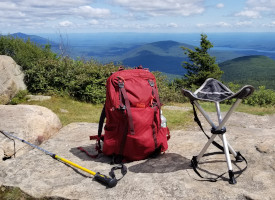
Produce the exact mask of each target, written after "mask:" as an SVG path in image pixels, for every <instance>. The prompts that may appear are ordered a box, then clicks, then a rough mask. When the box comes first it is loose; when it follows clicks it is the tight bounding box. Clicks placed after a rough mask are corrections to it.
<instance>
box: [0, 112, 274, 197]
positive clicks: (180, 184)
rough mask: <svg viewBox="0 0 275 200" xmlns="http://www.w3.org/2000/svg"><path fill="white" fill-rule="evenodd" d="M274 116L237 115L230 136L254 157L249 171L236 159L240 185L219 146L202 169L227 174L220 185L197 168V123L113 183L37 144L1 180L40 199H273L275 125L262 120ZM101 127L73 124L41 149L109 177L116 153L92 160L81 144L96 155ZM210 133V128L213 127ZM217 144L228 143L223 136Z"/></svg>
mask: <svg viewBox="0 0 275 200" xmlns="http://www.w3.org/2000/svg"><path fill="white" fill-rule="evenodd" d="M213 114H215V113H213ZM274 119H275V118H274V116H254V115H249V114H242V113H236V115H235V114H234V118H233V120H232V121H230V123H232V124H231V125H230V126H228V127H227V128H228V134H227V138H228V141H229V142H230V144H231V145H232V147H234V149H235V150H237V151H240V152H241V153H242V155H243V156H244V157H245V158H246V159H247V161H248V166H247V169H246V170H245V167H246V164H245V162H240V163H239V162H235V161H234V158H233V157H232V160H233V162H232V165H233V170H234V171H235V172H236V173H237V174H235V177H236V180H237V184H235V185H231V184H229V183H228V173H227V164H226V161H225V156H224V154H221V152H220V151H219V150H218V149H217V148H215V147H214V146H213V145H211V148H209V149H208V151H207V153H208V155H205V156H204V157H203V158H202V160H201V163H200V164H199V169H198V170H199V171H200V173H201V174H202V175H203V176H204V177H217V176H218V175H220V174H222V173H225V174H224V175H223V176H222V177H221V178H219V179H218V181H217V182H206V181H202V180H203V179H201V178H200V177H198V176H197V174H196V173H195V172H194V170H193V169H192V167H190V160H191V159H192V156H194V155H198V153H199V151H200V150H201V149H202V147H203V146H204V144H205V143H206V141H207V139H206V137H205V136H204V134H203V133H202V132H201V130H199V128H197V126H196V124H193V125H194V126H193V127H192V128H190V130H189V129H188V130H173V131H171V139H170V140H169V141H168V145H169V148H168V151H167V152H166V153H165V154H162V155H160V156H158V157H157V158H154V159H153V158H150V159H145V160H140V161H135V162H130V163H126V164H125V165H126V166H127V167H128V173H127V174H126V175H125V177H124V178H122V179H121V180H120V181H119V182H118V184H117V185H116V186H115V187H113V188H109V189H107V188H106V187H105V186H104V185H102V184H100V183H98V182H96V181H94V180H93V176H92V175H89V174H88V173H85V172H83V171H81V170H78V169H76V168H74V167H72V166H69V165H67V164H64V163H62V162H58V161H57V160H55V159H52V158H51V157H50V156H47V155H45V154H44V153H43V152H41V151H39V150H37V149H34V150H31V151H30V152H29V153H28V154H26V155H25V156H21V157H18V158H15V159H9V160H7V161H5V162H2V163H0V169H1V170H0V185H1V184H2V185H4V186H13V187H19V188H20V189H21V190H23V191H24V192H25V193H27V194H29V195H31V196H33V197H36V198H43V197H48V198H61V199H63V198H64V199H79V200H89V199H114V198H115V199H121V200H122V199H123V200H128V199H129V200H138V199H144V200H147V199H148V200H154V199H156V200H159V199H206V200H208V199H209V200H210V199H211V200H212V199H225V200H229V199H240V200H247V199H251V200H260V199H261V200H271V199H274V196H275V190H274V182H275V173H274V170H275V168H274V166H275V155H274V143H275V138H274V132H275V127H274V126H264V127H263V126H262V124H261V123H259V122H265V123H267V124H274V121H273V120H274ZM230 123H229V124H230ZM204 124H205V122H204ZM244 124H245V125H246V126H243V125H244ZM97 127H98V124H92V123H72V124H69V125H67V126H65V127H63V128H62V129H61V130H60V131H59V132H58V134H56V135H54V136H53V137H52V138H50V139H49V140H48V141H46V142H45V143H43V144H41V147H42V148H44V149H46V150H48V151H50V152H52V153H56V154H57V155H58V156H61V157H63V158H65V159H68V160H70V161H72V162H74V163H76V164H78V165H80V166H82V167H85V168H88V169H90V170H92V171H94V172H100V173H102V174H105V175H108V172H109V171H110V169H111V168H112V167H113V165H110V162H111V158H109V157H107V156H103V155H101V156H100V157H98V158H97V159H92V158H90V157H88V156H87V155H86V154H85V153H83V152H81V151H79V150H78V149H77V147H79V146H82V147H83V148H84V149H85V150H87V151H88V152H89V153H90V154H96V151H95V150H94V148H95V141H90V140H89V136H90V135H96V134H97ZM194 127H196V128H195V129H194ZM205 130H206V131H207V132H208V131H209V129H208V127H207V126H206V125H205ZM217 142H219V143H220V142H221V141H220V140H218V139H217ZM215 152H216V153H215ZM2 169H3V170H2ZM115 173H116V177H117V178H120V177H121V174H120V172H119V170H118V171H116V172H115Z"/></svg>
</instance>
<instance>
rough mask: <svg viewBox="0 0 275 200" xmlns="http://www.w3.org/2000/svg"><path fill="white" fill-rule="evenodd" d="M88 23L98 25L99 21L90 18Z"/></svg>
mask: <svg viewBox="0 0 275 200" xmlns="http://www.w3.org/2000/svg"><path fill="white" fill-rule="evenodd" d="M88 23H89V24H90V25H98V24H99V21H98V20H96V19H92V20H90V21H89V22H88Z"/></svg>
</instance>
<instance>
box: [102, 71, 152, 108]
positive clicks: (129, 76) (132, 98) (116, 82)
mask: <svg viewBox="0 0 275 200" xmlns="http://www.w3.org/2000/svg"><path fill="white" fill-rule="evenodd" d="M150 83H151V84H150ZM152 83H153V84H152ZM106 87H107V99H106V100H107V101H108V103H111V104H112V106H113V107H115V108H119V106H120V105H119V99H120V97H119V87H124V88H125V90H126V92H127V96H128V99H129V102H130V104H131V107H148V106H149V105H150V103H151V102H152V99H153V98H154V96H153V95H152V87H154V89H155V90H156V92H157V86H156V78H155V76H154V75H153V74H152V73H151V72H150V71H148V70H146V69H129V70H120V71H117V72H115V73H113V74H112V75H111V76H110V77H109V78H108V80H107V85H106Z"/></svg>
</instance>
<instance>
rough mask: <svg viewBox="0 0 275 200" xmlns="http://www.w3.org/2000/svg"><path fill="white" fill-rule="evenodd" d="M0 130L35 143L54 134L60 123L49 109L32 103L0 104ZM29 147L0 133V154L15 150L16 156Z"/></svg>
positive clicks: (26, 150)
mask: <svg viewBox="0 0 275 200" xmlns="http://www.w3.org/2000/svg"><path fill="white" fill-rule="evenodd" d="M0 119H1V120H0V130H3V131H7V132H10V133H12V134H13V135H15V136H17V137H19V138H21V139H24V140H26V141H29V142H31V143H33V144H35V145H39V144H41V143H42V142H43V141H44V140H47V139H49V138H50V137H52V136H53V135H55V134H56V133H57V132H58V131H59V130H60V129H61V127H62V124H61V122H60V120H59V118H58V117H57V115H56V114H54V113H53V112H52V111H51V110H49V109H47V108H45V107H41V106H34V105H0ZM30 149H31V147H29V146H28V145H26V144H23V143H22V142H20V141H19V140H15V149H14V143H13V141H12V140H10V139H8V138H7V137H5V136H4V135H3V134H0V156H2V157H1V160H0V162H2V158H3V156H6V157H10V156H12V155H13V154H14V152H16V154H15V155H16V157H17V156H20V155H23V154H25V153H26V152H28V151H29V150H30Z"/></svg>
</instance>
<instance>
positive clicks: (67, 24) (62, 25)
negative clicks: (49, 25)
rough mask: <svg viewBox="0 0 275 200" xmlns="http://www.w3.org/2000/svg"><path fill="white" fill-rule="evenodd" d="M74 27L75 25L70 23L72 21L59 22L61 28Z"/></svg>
mask: <svg viewBox="0 0 275 200" xmlns="http://www.w3.org/2000/svg"><path fill="white" fill-rule="evenodd" d="M72 25H73V23H72V22H70V21H62V22H59V26H61V27H70V26H72Z"/></svg>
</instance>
